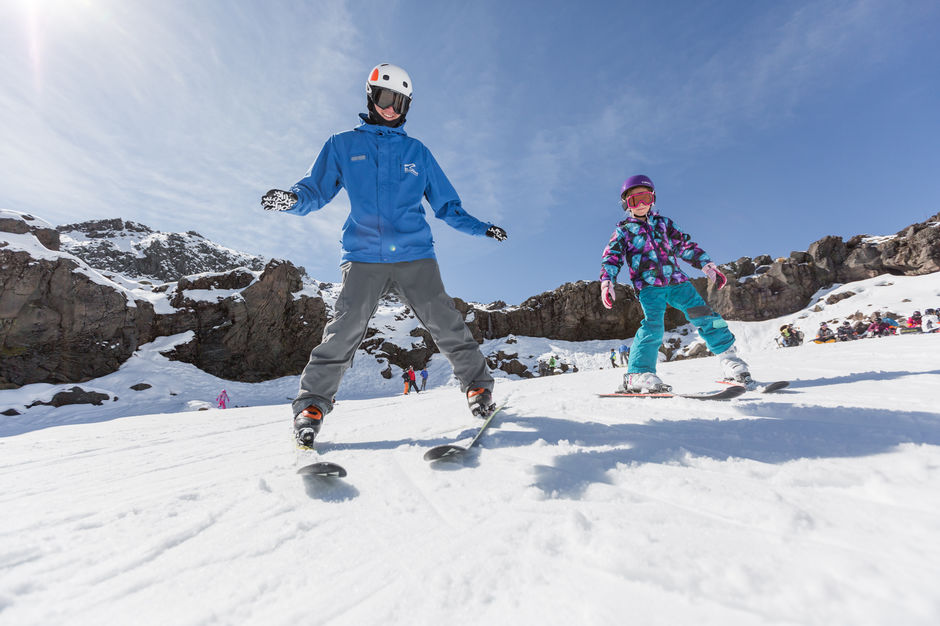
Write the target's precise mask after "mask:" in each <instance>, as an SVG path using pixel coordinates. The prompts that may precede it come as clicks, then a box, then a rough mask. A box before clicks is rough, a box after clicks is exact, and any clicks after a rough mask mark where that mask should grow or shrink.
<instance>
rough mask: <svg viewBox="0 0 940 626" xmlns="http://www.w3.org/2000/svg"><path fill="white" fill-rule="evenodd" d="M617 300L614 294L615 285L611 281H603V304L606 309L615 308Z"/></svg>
mask: <svg viewBox="0 0 940 626" xmlns="http://www.w3.org/2000/svg"><path fill="white" fill-rule="evenodd" d="M616 299H617V296H616V294H614V284H613V283H612V282H610V281H609V280H602V281H601V302H602V303H603V304H604V308H605V309H612V308H614V300H616Z"/></svg>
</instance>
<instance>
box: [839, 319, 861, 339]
mask: <svg viewBox="0 0 940 626" xmlns="http://www.w3.org/2000/svg"><path fill="white" fill-rule="evenodd" d="M836 338H837V339H838V340H839V341H852V340H853V339H857V337H856V336H855V329H854V328H852V325H851V324H849V321H848V320H845V321H844V322H842V325H841V326H839V328H838V329H836Z"/></svg>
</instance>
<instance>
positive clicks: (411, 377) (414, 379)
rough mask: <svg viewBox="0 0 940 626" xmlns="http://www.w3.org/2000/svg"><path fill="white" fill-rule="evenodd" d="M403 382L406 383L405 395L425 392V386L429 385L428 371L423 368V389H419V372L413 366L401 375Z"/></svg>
mask: <svg viewBox="0 0 940 626" xmlns="http://www.w3.org/2000/svg"><path fill="white" fill-rule="evenodd" d="M401 378H402V380H404V381H405V395H406V396H407V395H408V394H409V393H410V392H412V391H414V392H415V393H418V392H421V391H424V388H425V386H426V385H427V384H428V370H427V369H425V368H421V373H420V378H421V387H420V388H418V378H419V374H418V372H415V368H414V367H412V366H411V365H409V366H408V369H406V370H404V371H403V372H402V374H401Z"/></svg>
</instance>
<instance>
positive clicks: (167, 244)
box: [57, 219, 265, 282]
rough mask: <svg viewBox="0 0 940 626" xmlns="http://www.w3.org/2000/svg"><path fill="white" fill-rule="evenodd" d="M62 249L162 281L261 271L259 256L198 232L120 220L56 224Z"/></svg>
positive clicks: (106, 268) (112, 268)
mask: <svg viewBox="0 0 940 626" xmlns="http://www.w3.org/2000/svg"><path fill="white" fill-rule="evenodd" d="M57 230H58V232H59V233H60V234H61V237H62V244H63V249H64V250H66V251H67V252H69V253H71V254H74V255H75V256H77V257H79V258H80V259H82V260H83V261H85V262H86V263H88V264H89V265H91V266H92V267H94V268H97V269H100V270H103V271H108V272H116V273H118V274H124V275H125V276H134V277H146V278H151V279H155V280H159V281H163V282H172V281H176V280H179V278H180V277H181V276H189V275H192V274H201V273H205V272H226V271H229V270H232V269H235V268H237V267H246V268H249V269H252V270H255V271H260V270H261V269H262V268H263V267H264V265H265V261H264V259H263V258H262V257H259V256H254V255H250V254H244V253H242V252H237V251H235V250H231V249H229V248H226V247H224V246H220V245H219V244H216V243H213V242H211V241H209V240H207V239H206V238H205V237H203V236H202V235H200V234H199V233H197V232H193V231H189V232H187V233H165V232H158V231H154V230H151V229H150V228H148V227H147V226H144V225H143V224H138V223H136V222H131V221H125V220H121V219H110V220H96V221H89V222H81V223H78V224H68V225H65V226H59V227H58V228H57Z"/></svg>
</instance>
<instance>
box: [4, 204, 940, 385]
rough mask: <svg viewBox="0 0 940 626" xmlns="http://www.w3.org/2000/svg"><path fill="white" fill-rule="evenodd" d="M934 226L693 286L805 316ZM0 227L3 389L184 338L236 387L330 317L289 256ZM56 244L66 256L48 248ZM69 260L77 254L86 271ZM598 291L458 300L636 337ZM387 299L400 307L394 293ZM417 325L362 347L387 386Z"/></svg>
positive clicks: (421, 357)
mask: <svg viewBox="0 0 940 626" xmlns="http://www.w3.org/2000/svg"><path fill="white" fill-rule="evenodd" d="M938 226H940V214H938V215H937V216H934V217H933V218H931V219H930V220H928V221H926V222H923V223H920V224H914V225H912V226H910V227H908V228H906V229H904V230H903V231H901V232H899V233H897V234H896V235H893V236H890V237H868V236H858V237H853V238H852V239H850V240H848V241H843V240H842V239H841V238H839V237H824V238H823V239H820V240H819V241H817V242H815V243H813V244H812V245H811V246H810V247H809V249H808V250H807V251H805V252H793V253H792V254H791V255H790V256H789V257H788V258H781V259H772V258H770V257H768V256H758V257H755V258H753V259H751V258H747V257H742V258H741V259H738V260H737V261H734V262H731V263H726V264H724V265H723V266H722V267H723V270H724V271H725V273H726V274H727V276H728V279H729V283H728V286H727V287H726V288H725V289H722V290H720V291H716V290H714V288H713V287H711V286H709V285H708V284H707V282H706V280H705V279H704V278H698V279H696V280H694V281H693V284H694V285H695V286H696V288H697V289H698V290H699V291H700V292H701V293H703V294H704V295H705V296H706V299H707V300H708V302H709V303H710V304H711V306H712V307H713V308H715V309H716V310H717V311H718V312H719V313H721V314H722V315H723V316H724V317H726V318H728V319H732V320H755V321H756V320H764V319H769V318H773V317H779V316H782V315H786V314H789V313H792V312H794V311H797V310H799V309H801V308H804V307H805V306H807V305H808V304H809V303H810V299H811V298H812V297H813V295H814V294H815V293H817V292H818V291H819V289H822V288H825V287H828V286H831V285H832V284H834V283H846V282H851V281H854V280H859V279H864V278H869V277H872V276H875V275H879V274H883V273H889V274H904V275H917V274H926V273H930V272H935V271H938V270H940V227H938ZM0 232H6V233H10V234H11V236H10V237H7V238H6V239H4V238H2V237H0V269H2V271H0V388H2V387H16V386H19V385H23V384H27V383H34V382H48V383H77V382H83V381H86V380H89V379H92V378H96V377H99V376H103V375H105V374H108V373H111V372H113V371H115V370H116V369H117V368H118V367H119V366H120V364H121V363H123V362H124V360H126V359H127V358H128V357H129V356H130V355H131V354H132V353H133V352H134V350H135V349H136V348H137V346H139V345H140V344H142V343H145V342H148V341H151V340H152V339H153V338H155V337H158V336H168V335H176V334H179V333H183V332H188V331H192V333H193V338H192V340H191V341H189V342H188V343H186V344H183V345H177V347H176V348H174V350H173V351H172V352H170V353H168V355H169V356H170V358H175V359H179V360H182V361H185V362H188V363H192V364H193V365H195V366H197V367H199V368H200V369H202V370H204V371H207V372H209V373H211V374H214V375H216V376H219V377H221V378H226V379H232V380H240V381H249V382H255V381H261V380H269V379H272V378H277V377H280V376H287V375H295V374H298V373H299V372H300V371H301V370H302V368H303V366H304V365H305V364H306V362H307V358H308V356H309V353H310V350H311V349H312V348H313V347H314V346H316V345H317V344H318V343H319V341H320V339H321V337H322V333H323V328H324V327H325V325H326V323H327V320H328V318H329V316H330V315H331V314H332V312H331V309H330V307H329V306H328V300H329V299H327V300H325V299H324V298H323V297H322V295H321V292H322V291H323V290H329V289H331V287H332V286H331V285H326V284H321V285H319V287H317V286H315V285H310V284H308V285H306V286H305V285H304V281H303V277H304V271H303V268H298V267H295V266H294V265H292V264H290V263H289V262H286V261H270V262H268V263H266V264H264V265H262V264H261V263H260V260H259V257H251V256H250V255H244V254H242V253H235V252H233V251H229V250H227V249H224V248H222V247H221V246H217V245H216V244H212V243H211V242H206V241H205V240H204V239H203V238H202V237H201V236H199V235H198V234H196V233H186V234H178V233H177V234H175V235H173V234H170V235H167V234H166V233H155V232H154V231H152V230H150V229H149V228H147V227H146V226H143V225H140V224H135V223H133V222H126V221H122V220H105V221H101V222H86V223H83V224H80V225H72V226H63V227H59V228H58V229H55V228H53V227H51V226H50V225H48V224H47V223H45V222H43V221H42V220H39V219H37V218H34V217H32V216H29V215H25V214H21V213H14V212H12V211H0ZM60 238H61V245H60ZM121 239H124V240H125V241H123V242H119V240H121ZM60 247H61V248H62V249H63V252H57V250H58V249H59V248H60ZM128 250H132V252H127V251H128ZM69 251H74V252H75V254H76V255H77V254H81V255H84V256H83V258H86V259H89V263H86V262H84V261H82V259H81V258H77V256H75V255H73V254H71V253H69ZM90 264H91V265H92V267H95V268H97V269H101V270H103V271H107V272H116V273H122V274H123V273H126V274H128V275H130V276H133V277H140V276H150V277H153V278H156V279H158V280H161V281H167V284H164V285H160V286H158V287H150V286H148V287H147V289H150V290H152V291H153V292H156V293H161V292H166V295H167V298H168V301H169V303H170V305H171V312H167V310H166V309H165V308H163V309H161V312H160V314H156V313H155V312H154V308H153V305H151V304H150V302H148V301H145V300H140V299H137V300H135V299H134V298H133V296H132V295H131V292H130V291H128V290H127V289H125V288H123V287H122V286H121V285H119V284H117V283H115V282H112V281H111V280H108V278H107V277H106V276H102V275H101V274H99V273H98V272H97V271H96V270H95V269H92V267H89V265H90ZM116 280H117V279H116ZM140 284H141V285H147V284H148V283H146V282H145V281H141V282H140ZM134 293H138V292H136V291H135V292H134ZM599 294H600V285H599V283H598V282H597V281H593V282H587V281H579V282H575V283H567V284H565V285H562V286H560V287H559V288H558V289H555V290H553V291H548V292H545V293H542V294H539V295H537V296H534V297H532V298H529V299H528V300H526V301H525V302H523V303H522V304H520V305H518V306H506V305H505V303H502V302H499V303H493V304H491V305H488V306H483V305H477V304H468V303H466V302H464V301H462V300H459V299H455V301H454V303H455V306H456V307H457V309H458V310H459V311H460V312H461V313H462V314H463V315H464V317H465V319H466V321H467V325H468V327H469V328H470V330H471V332H472V333H473V336H474V338H475V339H476V340H477V341H480V342H482V341H484V340H486V339H497V338H503V337H508V336H510V335H518V336H530V337H545V338H549V339H557V340H565V341H586V340H597V339H601V340H620V339H624V338H628V337H631V336H633V335H634V334H635V332H636V330H637V328H638V327H639V324H640V321H641V320H642V317H643V313H642V308H641V307H640V305H639V303H638V302H637V300H636V298H635V297H634V295H633V293H632V291H631V290H630V289H629V288H625V287H623V286H621V285H617V286H616V295H617V299H616V301H615V305H614V308H613V310H607V309H605V308H604V307H603V306H601V303H600V295H599ZM147 295H149V294H147ZM388 301H389V302H391V303H393V304H394V303H395V302H397V301H396V300H395V297H394V296H389V299H388ZM399 304H400V303H399ZM408 319H413V315H412V314H411V312H410V311H409V310H408V309H407V308H406V307H405V306H404V305H402V306H401V313H400V315H399V316H398V317H397V318H396V321H398V322H400V321H402V320H408ZM685 323H686V320H685V317H684V315H682V313H680V312H679V311H677V310H674V309H668V310H667V314H666V327H667V329H674V328H676V327H678V326H681V325H684V324H685ZM414 326H415V328H413V330H412V331H411V338H412V339H413V340H412V341H407V344H406V345H401V346H399V345H396V341H393V340H392V339H390V338H389V337H388V336H387V334H386V332H385V330H384V329H380V328H376V327H373V328H370V329H369V330H368V331H367V333H366V337H365V341H364V342H363V344H362V346H361V348H362V349H363V350H364V351H365V352H366V353H368V354H369V355H370V356H371V357H372V358H374V359H376V361H378V362H379V363H380V364H384V365H385V370H384V371H383V372H382V375H383V376H386V377H391V376H392V375H393V370H392V366H396V367H399V368H402V369H405V368H407V367H408V366H409V365H411V366H413V367H415V369H420V368H421V367H424V366H425V365H427V363H428V361H429V360H430V359H431V356H432V355H433V354H435V353H436V352H437V347H436V346H435V345H434V341H433V339H432V338H431V336H430V334H429V333H428V332H427V331H426V330H424V329H423V328H421V327H420V326H419V325H418V323H417V320H414ZM405 328H408V327H407V326H406V327H405ZM398 342H399V343H403V344H405V342H404V341H400V340H399V341H398ZM507 343H508V342H507ZM680 343H681V342H680ZM680 343H676V344H675V345H667V346H665V348H664V352H666V353H667V355H671V356H670V358H689V357H692V356H695V354H696V351H698V353H702V352H703V351H705V349H704V347H703V346H702V345H698V344H695V345H693V346H691V347H690V348H688V349H685V348H681V346H680ZM487 358H488V360H489V362H490V365H491V367H494V368H498V369H501V370H503V371H506V372H509V373H512V374H515V375H518V376H523V377H525V376H531V375H533V374H532V372H529V371H528V369H527V368H526V366H525V365H524V364H523V363H522V361H521V360H520V359H519V358H518V355H516V354H513V353H511V352H510V351H497V352H496V353H494V354H490V355H488V357H487Z"/></svg>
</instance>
